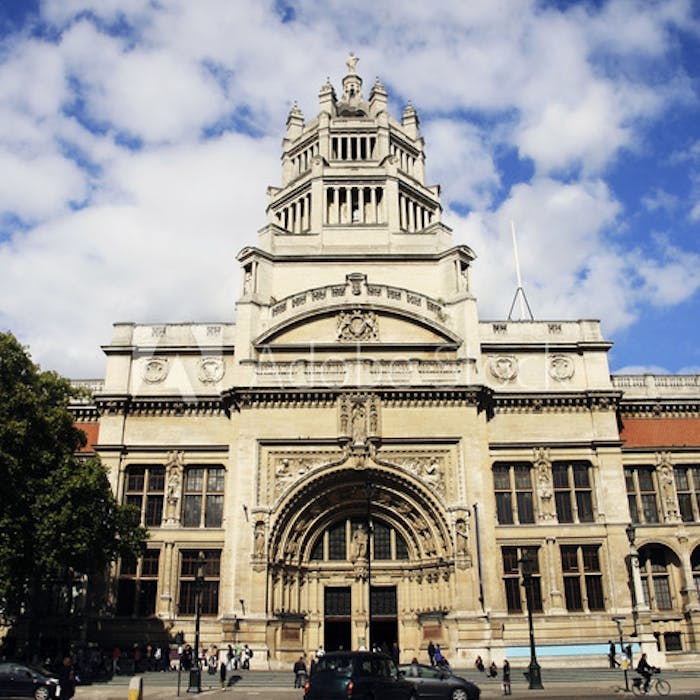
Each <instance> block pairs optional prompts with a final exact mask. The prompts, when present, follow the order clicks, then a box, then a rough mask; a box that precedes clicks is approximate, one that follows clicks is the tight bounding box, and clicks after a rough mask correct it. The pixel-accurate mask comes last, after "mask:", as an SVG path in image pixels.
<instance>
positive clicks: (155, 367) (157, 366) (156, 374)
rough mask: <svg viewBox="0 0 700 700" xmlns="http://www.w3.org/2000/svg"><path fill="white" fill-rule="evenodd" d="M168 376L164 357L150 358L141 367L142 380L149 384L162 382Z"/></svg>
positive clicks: (166, 362) (166, 361)
mask: <svg viewBox="0 0 700 700" xmlns="http://www.w3.org/2000/svg"><path fill="white" fill-rule="evenodd" d="M167 376H168V360H167V359H166V358H164V357H151V358H149V359H148V360H146V364H144V366H143V380H144V381H145V382H148V383H149V384H157V383H158V382H162V381H163V380H164V379H165V378H166V377H167Z"/></svg>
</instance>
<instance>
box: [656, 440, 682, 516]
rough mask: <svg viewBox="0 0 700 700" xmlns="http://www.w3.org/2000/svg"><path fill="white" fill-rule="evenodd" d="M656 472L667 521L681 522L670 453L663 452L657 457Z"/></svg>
mask: <svg viewBox="0 0 700 700" xmlns="http://www.w3.org/2000/svg"><path fill="white" fill-rule="evenodd" d="M656 470H657V472H658V475H659V485H660V487H661V500H662V502H663V508H664V515H665V521H666V522H667V523H677V522H680V521H681V516H680V512H679V510H678V499H677V497H676V485H675V480H674V476H673V464H672V463H671V456H670V454H669V453H668V452H661V453H659V454H657V455H656Z"/></svg>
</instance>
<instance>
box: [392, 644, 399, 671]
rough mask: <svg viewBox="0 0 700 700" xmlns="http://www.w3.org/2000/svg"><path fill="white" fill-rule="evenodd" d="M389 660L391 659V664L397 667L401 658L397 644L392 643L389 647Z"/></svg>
mask: <svg viewBox="0 0 700 700" xmlns="http://www.w3.org/2000/svg"><path fill="white" fill-rule="evenodd" d="M391 658H392V660H393V662H394V663H395V664H396V665H397V666H398V665H399V659H400V658H401V649H399V643H398V642H394V643H393V644H392V645H391Z"/></svg>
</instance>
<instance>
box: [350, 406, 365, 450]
mask: <svg viewBox="0 0 700 700" xmlns="http://www.w3.org/2000/svg"><path fill="white" fill-rule="evenodd" d="M351 427H352V441H353V443H354V444H355V445H362V444H363V443H364V442H365V439H366V438H367V411H366V409H365V405H364V403H362V402H360V401H358V402H356V403H355V404H354V405H353V407H352V415H351Z"/></svg>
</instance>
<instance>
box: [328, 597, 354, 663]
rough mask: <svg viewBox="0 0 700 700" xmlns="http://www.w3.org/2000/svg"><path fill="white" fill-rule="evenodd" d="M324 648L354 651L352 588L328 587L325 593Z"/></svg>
mask: <svg viewBox="0 0 700 700" xmlns="http://www.w3.org/2000/svg"><path fill="white" fill-rule="evenodd" d="M323 602H324V606H323V646H324V648H325V650H326V651H338V650H339V649H352V643H351V636H352V635H351V624H350V623H351V618H350V613H351V609H352V608H351V605H350V587H349V586H342V587H340V586H338V587H330V586H329V587H327V588H325V589H324V591H323Z"/></svg>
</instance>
